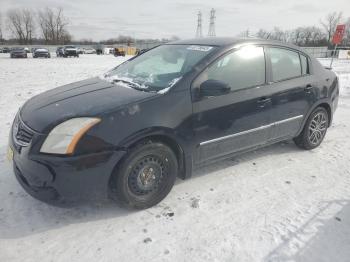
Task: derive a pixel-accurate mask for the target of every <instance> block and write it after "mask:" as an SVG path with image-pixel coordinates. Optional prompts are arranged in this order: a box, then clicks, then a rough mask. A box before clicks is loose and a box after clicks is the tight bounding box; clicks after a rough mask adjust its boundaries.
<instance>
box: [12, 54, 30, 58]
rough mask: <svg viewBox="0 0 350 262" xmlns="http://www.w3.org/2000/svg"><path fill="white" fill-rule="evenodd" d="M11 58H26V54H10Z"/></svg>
mask: <svg viewBox="0 0 350 262" xmlns="http://www.w3.org/2000/svg"><path fill="white" fill-rule="evenodd" d="M11 57H13V58H26V57H27V54H11Z"/></svg>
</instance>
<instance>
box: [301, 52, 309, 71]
mask: <svg viewBox="0 0 350 262" xmlns="http://www.w3.org/2000/svg"><path fill="white" fill-rule="evenodd" d="M300 61H301V70H302V75H307V74H309V63H308V59H307V57H306V56H304V55H300Z"/></svg>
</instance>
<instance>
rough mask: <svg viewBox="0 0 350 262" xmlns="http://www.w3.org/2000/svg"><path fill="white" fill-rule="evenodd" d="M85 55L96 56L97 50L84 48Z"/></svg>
mask: <svg viewBox="0 0 350 262" xmlns="http://www.w3.org/2000/svg"><path fill="white" fill-rule="evenodd" d="M84 54H96V50H95V49H93V48H90V47H87V48H84Z"/></svg>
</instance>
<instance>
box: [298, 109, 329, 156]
mask: <svg viewBox="0 0 350 262" xmlns="http://www.w3.org/2000/svg"><path fill="white" fill-rule="evenodd" d="M328 126H329V116H328V112H327V110H326V109H325V108H323V107H317V108H316V109H315V110H314V111H313V112H312V113H311V114H310V116H309V118H308V119H307V121H306V123H305V126H304V128H303V131H302V132H301V133H300V134H299V135H298V136H297V137H295V138H294V142H295V144H296V145H297V146H298V147H300V148H302V149H306V150H311V149H314V148H316V147H318V146H319V145H320V144H321V143H322V141H323V139H324V137H325V135H326V133H327V128H328Z"/></svg>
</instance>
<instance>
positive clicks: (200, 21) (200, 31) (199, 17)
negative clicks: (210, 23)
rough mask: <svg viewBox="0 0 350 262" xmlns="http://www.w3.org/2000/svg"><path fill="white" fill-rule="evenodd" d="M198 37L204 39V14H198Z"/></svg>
mask: <svg viewBox="0 0 350 262" xmlns="http://www.w3.org/2000/svg"><path fill="white" fill-rule="evenodd" d="M196 37H197V38H198V37H202V12H201V11H199V12H198V20H197V31H196Z"/></svg>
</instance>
